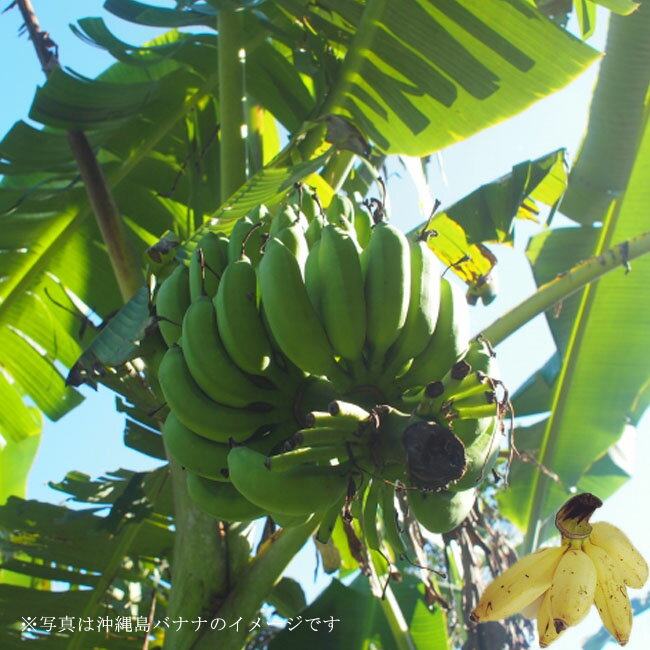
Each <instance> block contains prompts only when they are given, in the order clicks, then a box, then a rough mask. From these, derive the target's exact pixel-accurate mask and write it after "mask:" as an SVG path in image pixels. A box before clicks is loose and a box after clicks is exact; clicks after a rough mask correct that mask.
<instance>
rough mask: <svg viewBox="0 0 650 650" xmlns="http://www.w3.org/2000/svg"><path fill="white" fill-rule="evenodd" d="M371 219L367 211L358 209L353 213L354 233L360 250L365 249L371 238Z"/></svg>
mask: <svg viewBox="0 0 650 650" xmlns="http://www.w3.org/2000/svg"><path fill="white" fill-rule="evenodd" d="M372 227H373V222H372V217H371V216H370V213H369V212H368V211H367V210H362V209H361V208H358V209H356V210H355V211H354V231H355V232H356V234H357V241H358V242H359V246H361V248H365V247H366V246H367V245H368V243H369V242H370V237H371V236H372Z"/></svg>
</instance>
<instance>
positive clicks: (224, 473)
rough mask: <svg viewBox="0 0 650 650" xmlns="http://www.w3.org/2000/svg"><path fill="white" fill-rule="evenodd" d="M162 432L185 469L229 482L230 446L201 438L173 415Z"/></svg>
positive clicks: (166, 445) (166, 443) (166, 442)
mask: <svg viewBox="0 0 650 650" xmlns="http://www.w3.org/2000/svg"><path fill="white" fill-rule="evenodd" d="M162 433H163V440H164V442H165V447H166V448H167V451H168V453H169V454H170V455H171V456H172V457H173V458H175V459H176V460H177V461H178V462H179V463H180V464H181V465H182V466H183V467H185V468H187V469H189V470H190V471H192V472H194V473H195V474H198V475H199V476H203V477H205V478H209V479H212V480H213V481H227V480H228V452H229V451H230V447H229V446H228V445H224V444H222V443H219V442H213V441H212V440H208V439H207V438H203V437H201V436H197V435H196V433H194V432H193V431H190V430H189V429H188V428H187V427H186V426H185V425H184V424H183V423H182V422H181V421H180V420H179V419H178V418H177V417H176V416H175V415H174V414H173V413H169V415H168V416H167V419H166V420H165V424H164V425H163V432H162Z"/></svg>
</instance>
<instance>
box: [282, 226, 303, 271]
mask: <svg viewBox="0 0 650 650" xmlns="http://www.w3.org/2000/svg"><path fill="white" fill-rule="evenodd" d="M276 237H277V238H278V239H279V240H280V241H281V242H282V243H283V244H284V245H285V246H286V247H287V248H288V249H289V250H290V251H291V253H292V254H293V256H294V257H295V258H296V259H297V260H298V266H299V267H300V271H301V273H302V274H303V276H304V273H305V264H306V262H307V256H308V255H309V245H308V244H307V240H306V239H305V231H304V230H303V229H302V226H301V225H300V224H299V223H294V224H293V225H292V226H289V227H288V228H283V229H282V230H280V232H278V234H277V235H276Z"/></svg>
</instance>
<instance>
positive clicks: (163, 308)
mask: <svg viewBox="0 0 650 650" xmlns="http://www.w3.org/2000/svg"><path fill="white" fill-rule="evenodd" d="M189 306H190V289H189V271H188V269H187V267H186V266H183V265H182V264H179V265H178V266H177V267H176V268H175V269H174V270H173V271H172V272H171V274H170V275H169V276H168V277H167V278H166V279H165V281H164V282H163V283H162V284H161V285H160V288H159V289H158V293H157V295H156V314H157V316H158V318H159V319H160V320H159V321H158V328H159V329H160V333H161V334H162V337H163V339H164V340H165V343H167V345H168V346H172V345H174V343H176V341H178V337H179V336H180V335H181V323H182V322H183V315H184V314H185V310H186V309H187V308H188V307H189Z"/></svg>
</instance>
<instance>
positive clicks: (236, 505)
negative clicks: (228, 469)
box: [185, 471, 268, 521]
mask: <svg viewBox="0 0 650 650" xmlns="http://www.w3.org/2000/svg"><path fill="white" fill-rule="evenodd" d="M185 481H186V484H187V491H188V493H189V495H190V497H191V498H192V501H194V503H196V505H197V506H198V507H199V508H200V509H201V510H203V512H205V513H207V514H209V515H212V516H213V517H216V518H217V519H221V520H223V521H250V520H252V519H257V518H258V517H264V516H265V515H266V514H268V513H267V512H266V510H264V509H263V508H260V507H259V506H256V505H255V504H253V503H251V502H250V501H249V500H248V499H246V497H244V496H243V495H242V494H240V492H238V490H237V488H236V487H235V486H234V485H232V483H219V482H217V481H211V480H210V479H207V478H203V477H201V476H198V475H197V474H194V473H193V472H189V471H186V472H185Z"/></svg>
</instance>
